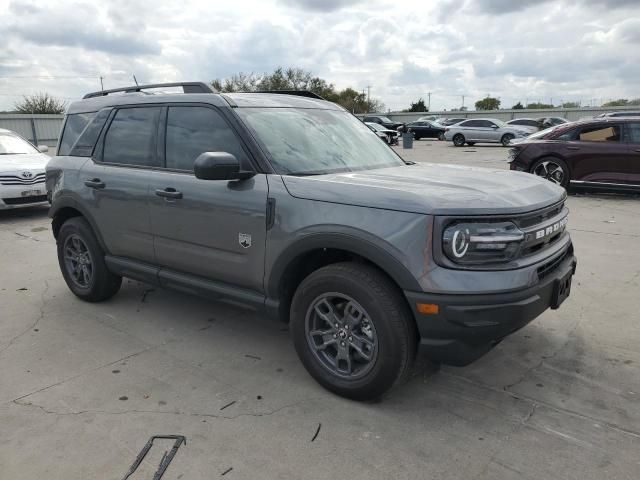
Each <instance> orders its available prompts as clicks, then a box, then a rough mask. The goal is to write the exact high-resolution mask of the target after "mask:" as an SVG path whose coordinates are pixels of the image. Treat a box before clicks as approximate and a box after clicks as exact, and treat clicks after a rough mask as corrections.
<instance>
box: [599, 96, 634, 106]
mask: <svg viewBox="0 0 640 480" xmlns="http://www.w3.org/2000/svg"><path fill="white" fill-rule="evenodd" d="M627 105H629V100H627V99H626V98H619V99H618V100H612V101H610V102H606V103H603V104H602V106H603V107H626V106H627Z"/></svg>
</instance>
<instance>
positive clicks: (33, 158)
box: [0, 128, 49, 210]
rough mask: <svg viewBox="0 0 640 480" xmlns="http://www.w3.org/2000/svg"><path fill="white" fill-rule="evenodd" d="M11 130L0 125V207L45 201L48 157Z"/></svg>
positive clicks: (15, 206)
mask: <svg viewBox="0 0 640 480" xmlns="http://www.w3.org/2000/svg"><path fill="white" fill-rule="evenodd" d="M47 150H48V147H47V146H44V145H43V146H39V147H38V148H36V147H34V146H33V145H31V144H30V143H29V142H28V141H26V140H25V139H24V138H22V137H21V136H19V135H18V134H16V133H14V132H12V131H11V130H4V129H1V128H0V210H4V209H8V208H20V207H32V206H35V205H47V204H48V200H47V191H46V188H45V184H44V182H45V170H44V169H45V167H46V166H47V162H48V161H49V157H48V156H47V155H44V153H43V152H46V151H47Z"/></svg>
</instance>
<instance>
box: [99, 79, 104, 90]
mask: <svg viewBox="0 0 640 480" xmlns="http://www.w3.org/2000/svg"><path fill="white" fill-rule="evenodd" d="M103 78H104V77H102V76H100V91H101V92H104V84H103V83H102V79H103Z"/></svg>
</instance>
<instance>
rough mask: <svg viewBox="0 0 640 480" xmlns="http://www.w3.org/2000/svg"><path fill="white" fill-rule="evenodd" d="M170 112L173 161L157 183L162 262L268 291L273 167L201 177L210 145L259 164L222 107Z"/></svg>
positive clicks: (168, 155)
mask: <svg viewBox="0 0 640 480" xmlns="http://www.w3.org/2000/svg"><path fill="white" fill-rule="evenodd" d="M163 115H165V116H164V119H166V120H165V122H164V124H165V125H166V128H165V129H164V132H165V135H162V134H161V137H162V136H163V137H164V145H165V149H164V152H165V154H164V156H165V161H164V167H165V168H163V169H160V170H158V171H155V172H153V175H152V178H151V182H150V190H149V198H150V212H151V226H152V231H153V235H154V248H155V252H156V262H157V264H158V265H160V266H163V267H167V268H169V269H171V270H175V271H178V272H183V273H187V274H192V275H197V276H200V277H204V278H206V279H210V280H216V281H220V282H224V283H229V284H233V285H235V286H238V287H244V288H248V289H251V290H254V291H257V292H262V290H263V276H264V254H265V236H266V206H267V193H268V184H267V179H266V175H263V174H257V175H255V176H254V177H252V178H250V179H248V180H232V181H228V180H200V179H197V178H196V177H195V176H194V174H193V163H194V161H195V159H196V158H197V157H198V156H199V155H200V154H201V153H203V152H228V153H232V154H234V155H235V156H236V157H237V158H238V160H240V163H241V165H242V168H243V169H246V170H249V169H254V167H253V166H252V165H251V163H250V160H249V158H248V156H247V154H246V150H245V149H244V148H243V146H242V144H241V141H240V140H239V138H238V136H237V135H236V133H235V132H234V131H233V130H232V129H231V127H230V126H229V125H228V124H227V122H226V120H225V119H224V117H223V116H222V115H221V113H220V112H219V111H218V110H217V109H215V108H214V107H209V106H170V107H168V108H167V109H166V110H165V111H164V112H163ZM162 130H163V129H162V128H161V131H162ZM163 192H173V193H174V195H171V196H166V195H165V194H164V193H163ZM172 197H173V198H172Z"/></svg>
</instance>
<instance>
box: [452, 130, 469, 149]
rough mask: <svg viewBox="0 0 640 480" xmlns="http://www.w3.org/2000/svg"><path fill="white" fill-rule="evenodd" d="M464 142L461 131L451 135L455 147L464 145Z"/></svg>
mask: <svg viewBox="0 0 640 480" xmlns="http://www.w3.org/2000/svg"><path fill="white" fill-rule="evenodd" d="M464 142H466V140H465V138H464V135H462V134H461V133H456V134H455V135H454V136H453V144H454V145H455V146H456V147H464Z"/></svg>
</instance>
